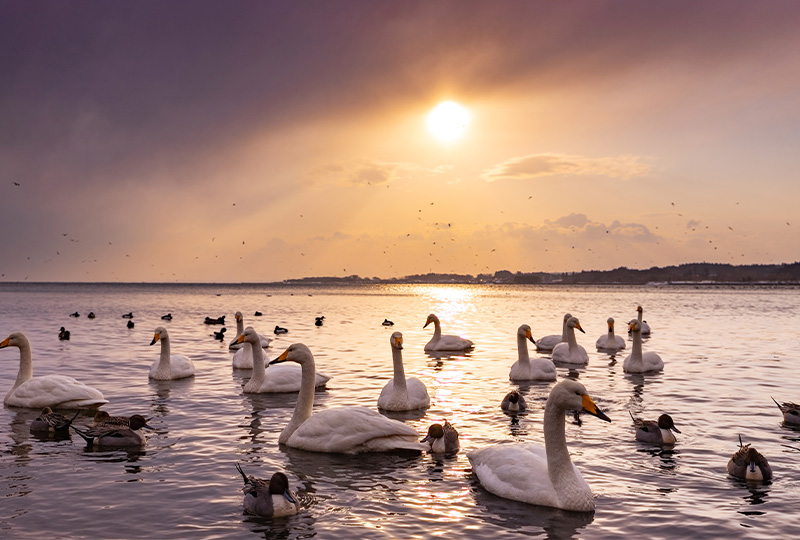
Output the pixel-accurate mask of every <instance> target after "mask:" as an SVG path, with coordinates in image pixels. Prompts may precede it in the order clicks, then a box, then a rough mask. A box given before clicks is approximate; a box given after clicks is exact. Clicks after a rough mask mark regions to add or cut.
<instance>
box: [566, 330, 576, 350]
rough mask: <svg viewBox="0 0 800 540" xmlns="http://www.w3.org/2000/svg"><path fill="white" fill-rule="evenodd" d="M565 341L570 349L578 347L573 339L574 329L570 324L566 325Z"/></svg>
mask: <svg viewBox="0 0 800 540" xmlns="http://www.w3.org/2000/svg"><path fill="white" fill-rule="evenodd" d="M567 343H568V344H569V350H571V351H572V350H575V349H577V348H578V341H577V340H576V339H575V329H574V328H572V327H571V326H567Z"/></svg>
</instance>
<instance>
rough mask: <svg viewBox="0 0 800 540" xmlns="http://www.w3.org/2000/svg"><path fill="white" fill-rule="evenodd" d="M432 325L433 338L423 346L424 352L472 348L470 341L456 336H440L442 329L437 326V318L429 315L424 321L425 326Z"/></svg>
mask: <svg viewBox="0 0 800 540" xmlns="http://www.w3.org/2000/svg"><path fill="white" fill-rule="evenodd" d="M431 323H433V328H434V330H433V337H432V338H431V340H430V341H429V342H428V343H427V344H426V345H425V350H426V351H466V350H469V349H471V348H472V347H473V344H472V342H471V341H470V340H468V339H464V338H462V337H458V336H450V335H442V327H441V325H440V324H439V317H437V316H436V315H434V314H433V313H431V314H430V315H428V319H427V320H426V321H425V326H423V327H422V328H425V327H427V326H428V325H429V324H431Z"/></svg>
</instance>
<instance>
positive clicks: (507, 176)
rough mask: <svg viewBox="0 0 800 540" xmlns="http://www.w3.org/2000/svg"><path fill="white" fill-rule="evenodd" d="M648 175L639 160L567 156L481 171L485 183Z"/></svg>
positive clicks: (532, 159) (535, 156) (518, 160)
mask: <svg viewBox="0 0 800 540" xmlns="http://www.w3.org/2000/svg"><path fill="white" fill-rule="evenodd" d="M649 172H650V165H648V164H647V163H645V162H644V161H643V159H642V158H641V157H637V156H619V157H604V158H590V157H585V156H576V155H570V154H528V155H527V156H522V157H515V158H511V159H508V160H506V161H503V162H501V163H498V164H497V165H495V166H494V167H491V168H490V169H487V170H485V171H483V174H482V176H483V178H485V179H486V180H487V181H488V182H493V181H495V180H521V179H526V178H537V177H542V176H553V175H578V176H608V177H612V178H622V179H625V180H628V179H630V178H635V177H638V176H644V175H646V174H648V173H649Z"/></svg>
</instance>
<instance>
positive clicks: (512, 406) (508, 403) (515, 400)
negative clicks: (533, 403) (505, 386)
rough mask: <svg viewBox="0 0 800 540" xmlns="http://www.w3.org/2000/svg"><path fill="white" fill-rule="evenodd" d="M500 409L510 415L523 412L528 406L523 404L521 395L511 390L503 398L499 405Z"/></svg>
mask: <svg viewBox="0 0 800 540" xmlns="http://www.w3.org/2000/svg"><path fill="white" fill-rule="evenodd" d="M500 408H501V409H503V410H504V411H506V412H511V413H516V412H525V411H526V410H527V409H528V404H527V403H526V402H525V398H524V397H522V394H520V393H519V392H517V391H516V390H512V391H511V392H509V393H508V394H506V396H505V397H504V398H503V401H502V403H500Z"/></svg>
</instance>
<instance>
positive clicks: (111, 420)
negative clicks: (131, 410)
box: [92, 411, 131, 428]
mask: <svg viewBox="0 0 800 540" xmlns="http://www.w3.org/2000/svg"><path fill="white" fill-rule="evenodd" d="M130 425H131V419H130V417H129V416H111V415H110V414H108V412H106V411H97V412H96V413H95V415H94V423H93V424H92V427H93V428H99V427H130Z"/></svg>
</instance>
